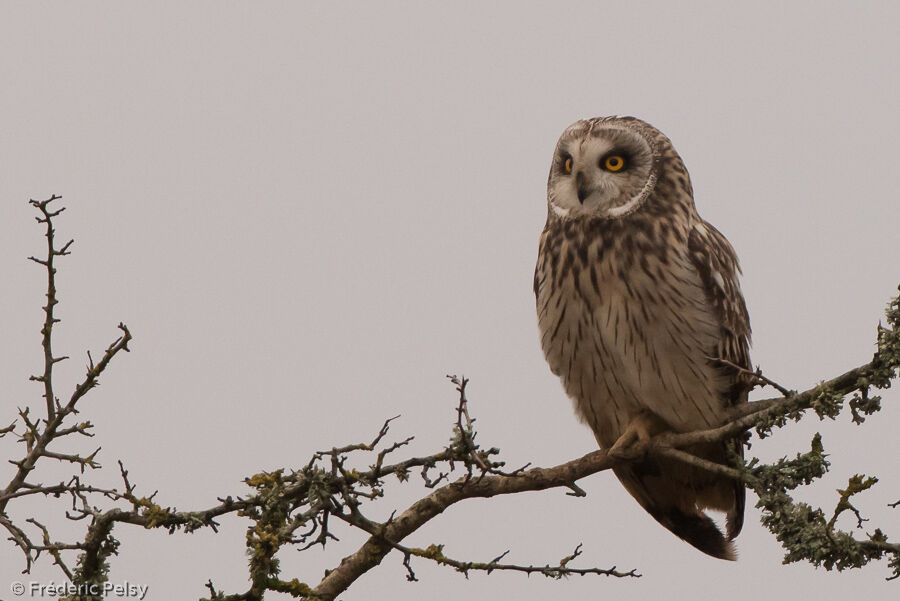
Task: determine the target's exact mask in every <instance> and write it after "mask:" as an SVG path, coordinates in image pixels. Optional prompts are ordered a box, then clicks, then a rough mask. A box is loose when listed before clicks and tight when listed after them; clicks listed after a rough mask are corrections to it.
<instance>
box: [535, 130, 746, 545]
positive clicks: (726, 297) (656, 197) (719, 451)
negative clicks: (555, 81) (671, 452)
mask: <svg viewBox="0 0 900 601" xmlns="http://www.w3.org/2000/svg"><path fill="white" fill-rule="evenodd" d="M739 274H740V267H739V266H738V260H737V256H736V255H735V252H734V249H732V247H731V245H730V244H729V243H728V240H726V239H725V237H724V236H723V235H722V234H721V233H719V231H718V230H716V228H714V227H713V226H712V225H710V224H709V223H707V222H706V221H704V220H703V219H701V218H700V216H699V215H698V214H697V210H696V208H695V206H694V199H693V191H692V188H691V180H690V177H689V176H688V172H687V169H685V166H684V163H683V162H682V160H681V157H680V156H679V155H678V153H677V152H676V151H675V148H674V147H673V146H672V143H671V141H669V139H668V138H667V137H666V136H665V135H663V134H662V133H661V132H660V131H659V130H657V129H656V128H654V127H652V126H651V125H649V124H647V123H645V122H643V121H641V120H639V119H636V118H633V117H602V118H594V119H587V120H582V121H578V122H576V123H574V124H573V125H571V126H570V127H569V128H568V129H566V130H565V131H564V132H563V134H562V136H561V137H560V138H559V142H558V143H557V145H556V150H555V151H554V153H553V161H552V163H551V166H550V177H549V180H548V183H547V223H546V225H545V226H544V230H543V232H542V234H541V238H540V244H539V251H538V259H537V266H536V268H535V274H534V292H535V296H536V298H537V314H538V324H539V330H540V336H541V347H542V349H543V351H544V356H545V357H546V359H547V362H548V363H549V365H550V369H551V371H552V372H553V373H554V374H556V375H557V376H559V377H560V379H561V380H562V384H563V387H564V388H565V391H566V393H567V394H568V396H569V397H571V399H572V401H573V403H574V406H575V411H576V413H577V415H578V417H579V418H580V419H581V420H582V421H583V422H585V423H586V424H587V425H588V426H589V427H590V428H591V430H592V431H593V433H594V436H595V437H596V439H597V442H598V444H599V445H600V447H601V448H604V449H607V450H608V451H609V453H610V454H611V455H612V456H614V457H615V458H617V459H618V461H616V464H615V467H614V468H613V471H614V472H615V474H616V476H617V477H618V479H619V481H621V483H622V484H623V485H624V486H625V488H626V489H627V490H628V492H629V493H630V494H631V495H632V496H633V497H634V498H635V499H636V500H637V501H638V503H640V504H641V506H643V508H644V509H645V510H647V512H648V513H650V515H651V516H653V517H654V518H655V519H656V520H657V521H658V522H659V523H661V524H662V525H663V526H665V527H666V528H668V529H669V530H670V531H672V532H673V533H674V534H675V535H677V536H679V537H681V538H682V539H684V540H685V541H687V542H688V543H690V544H691V545H693V546H694V547H696V548H697V549H699V550H700V551H703V552H704V553H707V554H709V555H712V556H714V557H718V558H722V559H731V560H733V559H735V551H734V545H733V543H732V540H733V539H734V538H735V537H736V536H737V535H738V533H739V532H740V530H741V526H742V524H743V518H744V487H743V485H742V484H741V483H740V482H736V481H734V480H730V479H728V478H725V477H722V476H717V475H715V474H711V473H709V472H707V471H704V470H701V469H699V468H694V467H691V466H688V465H686V464H684V463H681V462H678V461H675V460H672V459H667V458H664V457H659V456H655V455H653V454H652V453H650V454H647V453H646V452H645V451H646V446H643V447H642V446H641V445H640V444H639V443H640V442H641V441H646V440H648V439H649V438H650V437H651V436H653V435H655V434H657V433H660V432H663V431H674V432H689V431H693V430H701V429H706V428H710V427H715V426H717V425H719V424H720V423H721V422H722V421H724V420H725V418H726V415H727V412H728V410H729V408H730V407H732V406H733V405H735V404H737V403H744V402H746V401H747V393H748V391H749V388H750V385H749V382H748V376H747V373H748V372H745V371H743V370H741V369H736V368H735V367H734V366H738V367H740V368H745V369H748V370H749V369H750V359H749V355H748V349H749V345H750V321H749V317H748V314H747V308H746V305H745V303H744V298H743V295H742V293H741V288H740V284H739V281H738V275H739ZM718 359H725V360H727V361H728V362H730V363H732V364H733V365H734V366H729V365H728V364H726V363H723V362H722V361H719V360H718ZM641 449H644V452H643V453H642V452H641ZM729 449H731V450H732V451H733V452H736V453H739V454H741V455H742V454H743V444H742V442H741V441H740V440H738V439H734V440H728V441H724V442H717V443H710V444H703V445H697V446H694V447H692V448H689V449H687V450H688V451H690V452H691V453H693V454H695V455H697V456H699V457H702V458H704V459H708V460H710V461H715V462H718V463H726V462H727V460H728V453H729ZM705 510H715V511H721V512H724V513H725V514H726V523H725V530H726V532H725V533H723V532H722V531H721V530H720V529H719V527H718V526H717V525H716V523H715V522H714V521H713V520H712V519H711V518H710V517H709V515H707V513H706V512H705Z"/></svg>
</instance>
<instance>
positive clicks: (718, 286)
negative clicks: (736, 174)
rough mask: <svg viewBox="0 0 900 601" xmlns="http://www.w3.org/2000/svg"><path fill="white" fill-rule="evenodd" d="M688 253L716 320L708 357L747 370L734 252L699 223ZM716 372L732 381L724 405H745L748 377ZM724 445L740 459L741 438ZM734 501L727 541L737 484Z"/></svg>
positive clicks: (740, 495)
mask: <svg viewBox="0 0 900 601" xmlns="http://www.w3.org/2000/svg"><path fill="white" fill-rule="evenodd" d="M688 252H689V253H690V256H691V261H692V262H693V264H694V266H695V267H696V269H697V272H698V273H699V274H700V278H701V280H702V281H703V285H704V288H705V289H706V296H707V299H708V301H709V303H710V305H711V307H712V309H713V313H714V314H715V315H716V317H717V318H718V320H719V327H720V336H719V341H718V344H717V345H716V348H715V349H710V353H711V356H712V357H713V358H714V359H725V360H726V361H729V362H731V363H733V364H735V365H737V366H739V367H742V368H744V369H746V370H750V369H751V365H750V317H749V315H748V314H747V305H746V304H745V303H744V295H743V294H742V293H741V285H740V282H739V281H738V276H739V275H740V272H741V268H740V266H739V264H738V259H737V255H736V254H735V252H734V249H733V248H732V247H731V244H729V242H728V240H726V239H725V236H723V235H722V234H721V233H720V232H719V230H717V229H716V228H715V227H713V226H712V225H710V224H709V223H707V222H705V221H703V220H700V221H699V222H698V223H697V224H695V225H694V227H693V228H691V233H690V235H689V237H688ZM718 369H720V370H722V371H723V372H724V373H725V374H726V375H727V376H728V377H729V378H730V380H731V382H732V384H731V387H730V388H729V390H728V392H727V393H726V395H725V398H724V399H723V401H724V402H725V403H726V404H728V405H736V404H738V403H745V402H747V393H748V391H749V390H750V384H751V379H750V376H749V374H748V373H744V372H740V371H738V370H736V369H734V368H732V367H729V366H727V365H724V364H718ZM727 444H730V445H732V448H733V449H734V451H735V452H737V453H739V454H740V456H741V457H743V456H744V445H743V442H742V439H741V438H737V439H734V440H733V441H729V442H728V443H727ZM734 499H735V503H734V506H733V507H732V508H731V509H730V510H729V511H728V515H727V530H728V538H734V537H736V536H737V535H738V534H739V533H740V531H741V526H743V523H744V503H745V491H744V486H743V484H742V483H740V482H735V485H734Z"/></svg>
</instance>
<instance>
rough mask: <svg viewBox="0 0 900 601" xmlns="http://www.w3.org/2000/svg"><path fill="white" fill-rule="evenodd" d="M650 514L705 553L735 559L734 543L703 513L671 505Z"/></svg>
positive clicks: (730, 559)
mask: <svg viewBox="0 0 900 601" xmlns="http://www.w3.org/2000/svg"><path fill="white" fill-rule="evenodd" d="M650 515H652V516H653V517H654V518H655V519H656V521H657V522H659V523H660V524H662V525H663V526H665V527H666V528H668V529H669V530H671V531H672V533H673V534H675V536H677V537H679V538H681V539H682V540H684V541H686V542H688V543H690V544H692V545H693V546H694V547H696V548H697V549H699V550H701V551H703V552H704V553H706V554H707V555H712V556H713V557H718V558H719V559H727V560H729V561H734V560H736V559H737V555H736V554H735V551H734V543H732V542H731V541H730V540H728V539H727V538H725V536H724V535H723V534H722V531H721V530H719V528H718V526H716V523H715V522H714V521H712V519H710V517H709V516H708V515H706V514H705V513H699V514H693V515H689V514H687V513H684V512H683V511H681V510H680V509H678V508H675V507H671V508H669V509H668V510H666V511H662V512H654V511H651V512H650Z"/></svg>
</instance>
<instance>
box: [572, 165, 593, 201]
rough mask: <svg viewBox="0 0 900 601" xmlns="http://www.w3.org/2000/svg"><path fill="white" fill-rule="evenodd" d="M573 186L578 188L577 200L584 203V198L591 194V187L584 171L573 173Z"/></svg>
mask: <svg viewBox="0 0 900 601" xmlns="http://www.w3.org/2000/svg"><path fill="white" fill-rule="evenodd" d="M575 187H576V188H577V189H578V202H580V203H581V204H584V199H585V198H587V197H588V196H590V195H591V188H590V186H589V185H588V182H587V178H586V177H584V172H582V171H579V172H578V173H576V174H575Z"/></svg>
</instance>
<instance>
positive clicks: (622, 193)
mask: <svg viewBox="0 0 900 601" xmlns="http://www.w3.org/2000/svg"><path fill="white" fill-rule="evenodd" d="M652 166H653V150H652V148H651V147H650V145H649V144H648V142H647V141H646V140H645V139H644V138H643V136H641V135H640V133H639V132H637V131H634V130H632V129H630V128H627V127H622V126H621V125H618V124H615V123H610V124H608V125H604V124H603V123H596V122H590V121H579V122H578V123H575V124H574V125H572V126H571V127H569V129H567V130H566V131H565V132H563V135H562V137H560V140H559V143H558V144H557V148H556V155H555V156H554V159H553V165H552V167H551V171H550V180H549V184H548V190H547V192H548V202H549V203H550V208H551V210H552V211H553V212H554V213H555V214H556V215H557V216H559V217H576V216H580V215H585V216H599V217H607V218H616V217H621V216H623V215H627V214H628V213H630V212H632V211H634V210H635V209H637V208H638V207H639V206H640V205H641V204H642V203H643V200H644V199H645V198H646V197H647V195H648V194H649V192H650V191H651V190H652V188H653V184H654V182H655V177H654V176H653V174H652Z"/></svg>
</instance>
